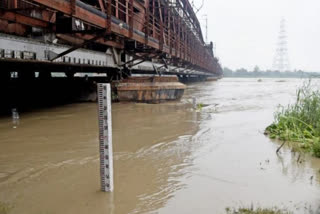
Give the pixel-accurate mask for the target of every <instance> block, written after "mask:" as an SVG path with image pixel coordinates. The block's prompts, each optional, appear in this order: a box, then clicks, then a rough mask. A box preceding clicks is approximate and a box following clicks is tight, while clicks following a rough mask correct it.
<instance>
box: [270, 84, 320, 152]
mask: <svg viewBox="0 0 320 214" xmlns="http://www.w3.org/2000/svg"><path fill="white" fill-rule="evenodd" d="M266 134H268V135H269V136H270V138H272V139H280V140H283V141H290V142H297V143H298V146H299V147H300V148H301V149H303V150H305V151H308V152H311V153H312V154H313V155H314V156H316V157H320V91H319V90H313V87H312V86H311V81H309V82H308V83H306V84H304V86H303V87H301V88H300V89H298V91H297V99H296V102H295V103H294V104H293V105H288V106H287V107H283V106H280V107H279V109H278V111H277V112H276V113H275V122H274V123H273V124H271V125H270V126H269V127H267V128H266Z"/></svg>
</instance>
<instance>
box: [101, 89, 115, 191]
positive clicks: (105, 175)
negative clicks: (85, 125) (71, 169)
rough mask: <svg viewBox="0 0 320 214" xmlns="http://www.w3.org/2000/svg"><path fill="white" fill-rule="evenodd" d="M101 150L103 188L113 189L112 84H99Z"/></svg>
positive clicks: (106, 189)
mask: <svg viewBox="0 0 320 214" xmlns="http://www.w3.org/2000/svg"><path fill="white" fill-rule="evenodd" d="M98 114H99V115H98V117H99V151H100V176H101V190H102V191H103V192H112V191H113V152H112V118H111V87H110V84H106V83H99V84H98Z"/></svg>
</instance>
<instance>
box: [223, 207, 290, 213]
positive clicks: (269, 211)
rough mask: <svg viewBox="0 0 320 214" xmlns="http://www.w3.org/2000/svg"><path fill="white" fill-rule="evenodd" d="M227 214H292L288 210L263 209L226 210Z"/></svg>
mask: <svg viewBox="0 0 320 214" xmlns="http://www.w3.org/2000/svg"><path fill="white" fill-rule="evenodd" d="M226 211H227V214H292V213H291V212H289V211H286V210H280V209H278V208H272V209H262V208H256V209H254V208H240V209H230V208H227V209H226Z"/></svg>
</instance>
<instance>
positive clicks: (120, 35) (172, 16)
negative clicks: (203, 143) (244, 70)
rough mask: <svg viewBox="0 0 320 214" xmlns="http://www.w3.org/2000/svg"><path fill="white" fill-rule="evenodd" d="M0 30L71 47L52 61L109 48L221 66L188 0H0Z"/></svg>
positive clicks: (211, 69) (214, 69)
mask: <svg viewBox="0 0 320 214" xmlns="http://www.w3.org/2000/svg"><path fill="white" fill-rule="evenodd" d="M9 23H14V27H12V29H11V28H8V27H6V25H9ZM0 32H4V33H13V34H18V35H22V36H28V37H30V35H33V36H34V35H46V37H45V38H46V41H50V42H54V39H56V38H58V39H60V40H63V41H65V42H66V43H67V44H68V45H71V46H72V47H73V48H71V49H70V50H66V51H65V52H64V53H60V54H59V55H57V56H55V57H54V58H52V59H51V60H52V61H54V60H56V59H57V58H59V57H62V56H64V55H65V54H68V53H70V52H72V51H74V50H76V49H78V48H88V49H92V50H103V48H105V47H107V48H110V47H112V48H115V49H117V50H118V51H123V52H125V53H126V54H129V55H132V56H133V57H134V58H135V59H140V60H141V61H145V60H150V59H152V60H158V61H162V62H165V65H166V66H167V64H170V65H174V66H179V67H185V68H187V67H188V68H190V67H191V68H193V69H196V70H201V71H203V72H206V73H209V74H210V73H211V74H216V73H219V72H220V70H221V68H220V65H219V63H218V60H217V59H216V58H215V57H214V54H213V51H212V44H210V45H207V44H205V42H204V40H203V36H202V31H201V27H200V23H199V21H198V19H197V17H196V14H195V12H194V11H193V9H192V6H191V4H190V3H189V1H188V0H0ZM126 64H127V63H123V65H126Z"/></svg>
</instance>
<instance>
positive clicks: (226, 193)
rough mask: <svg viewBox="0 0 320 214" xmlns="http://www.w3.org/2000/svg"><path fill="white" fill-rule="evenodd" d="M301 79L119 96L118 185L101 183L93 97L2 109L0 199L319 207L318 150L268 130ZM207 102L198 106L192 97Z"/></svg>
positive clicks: (196, 207)
mask: <svg viewBox="0 0 320 214" xmlns="http://www.w3.org/2000/svg"><path fill="white" fill-rule="evenodd" d="M302 82H303V81H302V80H298V79H285V80H284V81H283V80H282V81H280V80H278V79H263V81H262V82H258V81H257V79H231V78H226V79H222V80H220V81H218V82H204V83H197V84H191V85H189V86H188V89H187V90H186V92H185V95H184V97H183V99H182V100H181V101H178V102H170V103H163V104H159V105H150V104H133V103H115V104H113V105H112V108H113V109H112V116H113V144H114V173H115V191H114V192H113V193H111V194H109V193H102V192H100V191H99V189H100V187H99V184H100V183H99V159H98V141H97V139H98V133H97V130H98V129H97V128H98V122H97V106H96V104H94V103H84V104H72V105H67V106H61V107H57V108H51V109H42V110H40V111H36V112H32V113H30V112H29V113H22V114H20V123H19V125H18V127H17V128H13V125H12V121H11V118H1V119H0V205H1V206H9V207H10V212H9V213H25V214H28V213H30V214H35V213H37V214H41V213H46V214H51V213H52V214H53V213H64V214H68V213H70V214H72V213H77V214H82V213H83V214H87V213H94V214H100V213H101V214H102V213H103V214H107V213H111V214H112V213H115V214H122V213H130V214H133V213H164V214H167V213H182V214H188V213H190V214H194V213H224V210H225V208H226V207H238V206H249V207H250V206H251V205H255V206H263V207H273V206H277V207H280V208H282V207H285V208H289V209H290V210H292V211H294V213H298V214H300V213H312V212H310V211H313V213H320V210H319V207H320V159H315V158H312V157H310V156H308V155H303V156H302V157H301V158H300V160H301V161H300V162H299V163H298V162H297V159H298V156H299V155H298V154H295V153H293V152H292V151H291V149H290V148H288V147H285V148H283V149H282V152H281V154H280V155H277V154H276V153H275V151H276V149H277V147H278V146H279V142H273V141H271V140H270V139H269V138H268V137H266V136H264V134H263V132H264V129H265V127H266V126H268V125H269V124H270V123H271V122H272V121H273V113H274V111H275V110H276V108H277V106H278V105H279V104H282V105H287V104H288V103H290V102H293V101H294V97H295V92H296V89H297V86H299V85H301V84H302ZM193 98H196V99H197V102H198V103H202V104H204V106H205V107H204V108H202V109H201V110H199V111H195V110H193V109H192V99H193Z"/></svg>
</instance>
